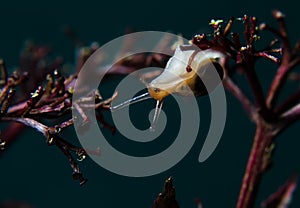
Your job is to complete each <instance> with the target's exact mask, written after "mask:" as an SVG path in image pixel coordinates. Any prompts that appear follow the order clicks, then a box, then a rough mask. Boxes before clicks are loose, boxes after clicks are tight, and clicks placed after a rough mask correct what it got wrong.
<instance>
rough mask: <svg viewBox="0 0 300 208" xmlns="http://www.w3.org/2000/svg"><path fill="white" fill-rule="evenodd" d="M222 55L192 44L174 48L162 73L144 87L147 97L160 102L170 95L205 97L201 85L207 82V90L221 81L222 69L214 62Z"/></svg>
mask: <svg viewBox="0 0 300 208" xmlns="http://www.w3.org/2000/svg"><path fill="white" fill-rule="evenodd" d="M224 56H225V55H224V54H223V53H221V52H219V51H216V50H213V49H207V50H203V51H201V50H200V49H199V48H198V47H197V46H194V45H181V46H178V47H177V48H176V50H175V54H174V56H172V57H171V58H170V60H169V61H168V63H167V65H166V68H165V69H164V71H163V72H162V73H161V74H160V75H159V76H158V77H157V78H155V79H154V80H152V81H151V82H150V83H149V84H148V86H147V88H148V91H149V94H150V96H151V97H152V98H154V99H156V100H158V101H161V100H163V99H164V98H165V97H166V96H168V95H169V94H172V93H176V94H179V95H183V96H191V95H195V96H201V95H205V94H207V93H208V91H207V88H206V87H205V85H204V83H206V84H207V83H210V87H209V89H210V90H211V89H214V88H215V87H216V86H217V85H218V84H220V80H222V78H223V75H224V73H223V68H222V66H221V65H220V64H219V63H218V59H220V58H223V57H224ZM216 71H217V73H216ZM216 74H217V75H218V76H219V77H218V78H216ZM204 79H205V82H203V81H204Z"/></svg>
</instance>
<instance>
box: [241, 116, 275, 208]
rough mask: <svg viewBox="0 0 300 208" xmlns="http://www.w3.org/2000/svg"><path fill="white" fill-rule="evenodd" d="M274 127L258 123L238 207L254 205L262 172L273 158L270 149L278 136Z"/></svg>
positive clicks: (246, 207)
mask: <svg viewBox="0 0 300 208" xmlns="http://www.w3.org/2000/svg"><path fill="white" fill-rule="evenodd" d="M272 127H273V126H271V125H270V124H267V123H265V122H258V123H257V127H256V132H255V137H254V142H253V144H252V149H251V152H250V156H249V159H248V163H247V167H246V171H245V174H244V178H243V182H242V186H241V190H240V194H239V198H238V202H237V206H236V207H237V208H252V207H254V203H255V199H256V195H257V192H258V188H259V185H260V182H261V178H262V174H263V172H264V171H265V169H266V168H267V166H268V164H269V162H270V159H271V157H270V156H271V155H270V151H268V149H269V147H270V146H271V144H272V142H273V140H274V138H275V136H276V133H274V131H273V130H274V128H272Z"/></svg>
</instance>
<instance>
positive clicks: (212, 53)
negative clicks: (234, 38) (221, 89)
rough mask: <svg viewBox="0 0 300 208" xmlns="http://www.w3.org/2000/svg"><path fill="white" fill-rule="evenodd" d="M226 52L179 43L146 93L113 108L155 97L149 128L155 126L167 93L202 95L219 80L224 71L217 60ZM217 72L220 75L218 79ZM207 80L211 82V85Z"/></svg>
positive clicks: (218, 82)
mask: <svg viewBox="0 0 300 208" xmlns="http://www.w3.org/2000/svg"><path fill="white" fill-rule="evenodd" d="M224 56H225V55H224V54H223V53H221V52H219V51H216V50H213V49H206V50H200V49H199V48H198V47H197V46H195V45H179V46H178V47H177V48H176V50H175V53H174V56H172V57H171V58H170V59H169V61H168V63H167V65H166V67H165V69H164V71H163V72H162V73H161V74H160V75H159V76H158V77H156V78H155V79H154V80H152V81H151V82H150V83H148V84H146V86H147V89H148V92H147V93H144V94H142V95H139V96H137V97H134V98H132V99H130V100H127V101H125V102H123V103H121V104H119V105H117V106H114V107H111V110H112V111H115V110H119V109H121V108H123V107H126V106H128V105H130V104H133V103H136V102H139V101H142V100H146V99H148V98H153V99H155V100H157V103H156V108H155V113H154V117H153V120H152V124H151V127H150V129H154V126H155V123H156V121H157V119H158V117H159V114H160V111H161V108H162V104H163V100H164V98H165V97H167V96H168V95H170V94H173V93H175V94H179V95H182V96H193V95H194V96H202V95H206V94H207V93H208V91H211V90H213V89H214V88H215V87H217V85H218V84H220V80H222V78H223V76H224V73H223V68H222V66H221V64H220V63H219V62H218V61H219V59H221V58H223V57H224ZM216 72H217V73H216ZM216 75H217V76H219V77H218V78H217V79H216ZM204 80H205V81H204ZM204 83H205V84H204ZM207 83H209V85H210V87H209V89H208V88H207V86H206V84H207Z"/></svg>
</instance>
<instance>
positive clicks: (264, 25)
mask: <svg viewBox="0 0 300 208" xmlns="http://www.w3.org/2000/svg"><path fill="white" fill-rule="evenodd" d="M266 27H267V24H266V23H261V24H260V25H259V29H260V30H264V29H266Z"/></svg>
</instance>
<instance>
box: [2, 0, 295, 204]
mask: <svg viewBox="0 0 300 208" xmlns="http://www.w3.org/2000/svg"><path fill="white" fill-rule="evenodd" d="M0 8H1V10H0V20H1V34H0V57H1V58H4V59H5V61H6V64H7V66H8V67H9V68H13V67H15V66H17V65H18V61H19V55H20V51H21V48H22V47H23V44H24V41H25V40H27V39H32V40H35V41H36V42H38V43H45V44H47V45H50V46H51V47H52V49H53V51H54V53H55V54H56V55H61V56H63V57H64V60H65V62H67V63H74V57H75V56H74V53H75V52H74V44H73V43H72V41H70V40H69V39H68V38H67V37H66V36H65V35H64V33H63V28H64V26H66V25H69V26H71V27H72V28H73V29H74V30H75V31H76V32H77V33H78V35H79V36H80V37H81V38H82V39H83V40H84V41H86V42H87V43H91V42H93V41H98V42H99V44H100V45H101V44H104V43H106V42H107V41H110V40H112V39H114V38H116V37H119V36H120V35H124V34H125V31H126V29H127V28H131V29H132V30H133V31H147V30H154V31H169V32H173V33H175V34H177V33H181V34H182V35H183V36H184V37H185V38H187V39H190V38H192V37H193V36H194V35H195V34H197V33H199V32H211V30H210V28H209V25H208V23H209V22H210V20H211V19H229V18H230V17H232V16H234V17H241V16H242V15H244V14H248V15H251V16H256V17H257V18H258V20H259V21H260V22H261V21H266V22H269V23H270V24H272V25H276V22H275V21H274V20H273V18H272V15H271V11H272V10H273V9H279V10H281V11H282V12H283V13H285V14H286V16H287V25H288V29H289V32H290V35H291V39H292V40H293V41H294V40H296V39H297V38H298V37H299V36H300V30H299V20H298V19H299V16H298V15H299V7H297V5H295V2H293V3H292V2H291V1H284V2H283V1H270V0H268V1H258V0H253V1H238V0H230V1H221V0H215V1H189V0H188V1H120V2H116V1H88V0H87V1H77V2H67V1H57V0H52V1H19V2H17V1H5V2H3V1H2V2H1V6H0ZM261 66H263V67H260V69H259V70H260V71H259V74H260V75H261V76H260V77H262V78H263V81H264V84H265V85H266V86H267V85H268V81H269V78H268V75H269V73H270V70H274V69H275V67H274V65H272V64H266V65H261ZM272 67H273V68H272ZM111 85H113V84H112V83H110V82H107V83H104V85H103V88H101V87H100V89H102V91H105V92H104V93H103V94H104V97H105V96H109V95H110V94H111V93H112V92H113V90H112V89H111V88H110V86H111ZM198 101H199V105H200V108H201V109H200V111H201V127H200V133H199V139H198V140H197V141H196V143H195V145H194V146H193V149H192V150H191V151H190V152H189V153H188V155H187V156H186V157H185V158H184V159H183V160H182V161H181V162H180V163H178V164H177V165H176V166H175V167H173V168H171V169H169V170H168V171H166V172H164V173H161V174H158V175H155V176H151V177H146V178H129V177H124V176H120V175H116V174H114V173H111V172H108V171H107V170H105V169H103V168H102V167H100V166H98V165H97V164H96V163H94V162H93V161H92V160H90V159H87V160H85V161H84V162H83V163H81V164H80V165H81V167H82V171H83V173H84V176H85V177H87V178H88V179H89V181H88V183H87V184H85V185H84V186H83V187H79V185H78V183H77V181H73V180H72V177H71V173H72V172H71V168H70V167H69V164H68V161H67V160H66V158H65V157H64V156H63V155H62V153H61V152H60V151H59V150H58V149H57V148H55V147H48V146H47V145H46V143H45V138H44V137H42V136H41V135H40V134H39V133H37V132H35V131H33V130H31V129H28V130H26V131H24V132H23V133H22V135H21V136H20V137H19V138H18V139H17V140H16V141H15V142H14V143H13V145H11V146H10V148H8V149H7V151H5V153H4V154H3V155H2V156H1V159H0V204H1V203H6V202H9V201H19V202H25V203H27V204H30V205H32V206H33V207H36V208H50V207H73V208H79V207H113V208H115V207H133V208H134V207H137V208H141V207H151V205H152V203H153V201H154V200H155V198H156V197H157V195H158V193H159V192H161V190H162V187H163V184H164V181H165V179H166V178H168V177H169V176H173V177H174V184H175V188H176V194H177V200H178V202H179V204H180V206H181V207H182V208H185V207H189V208H192V207H196V205H195V199H196V198H199V199H200V200H201V201H202V203H203V205H204V207H220V206H222V207H234V206H235V203H236V200H237V196H238V193H239V189H240V184H241V181H242V177H243V174H244V169H245V166H246V162H247V158H248V154H249V151H250V147H251V143H252V138H253V135H254V130H255V126H254V125H253V124H252V123H251V122H250V121H249V119H248V118H247V116H246V114H245V113H244V112H243V109H242V107H241V105H240V104H239V103H238V102H237V101H236V100H235V98H233V97H232V96H231V95H230V94H228V96H227V104H228V107H227V114H228V117H227V123H226V126H225V131H224V134H223V137H222V138H221V141H220V143H219V145H218V147H217V149H216V150H215V152H214V153H213V155H212V156H211V157H210V158H209V159H208V160H206V161H205V162H204V163H198V155H199V152H200V150H201V148H202V145H203V142H204V138H205V134H206V133H207V132H206V131H207V127H208V126H209V112H208V111H207V109H209V100H208V99H207V98H199V100H198ZM170 103H171V102H170ZM145 105H147V106H151V107H153V105H154V103H153V102H152V101H149V102H147V103H146V104H145ZM143 109H144V106H143V105H142V104H139V105H137V106H136V108H133V116H134V115H139V117H137V118H135V119H136V121H135V122H136V123H141V122H142V123H143V121H144V123H145V124H146V125H147V124H149V123H148V122H149V121H148V112H144V114H141V113H142V112H143V111H142V110H143ZM164 109H165V110H166V112H168V111H170V112H172V107H170V105H169V106H166V105H165V106H164ZM105 116H107V117H108V119H109V115H105ZM133 121H134V119H133ZM174 125H175V127H176V124H174ZM177 126H178V125H177ZM299 127H300V125H299V124H296V125H293V126H292V128H289V129H288V130H287V131H286V132H285V133H284V134H281V135H280V137H278V139H277V144H276V151H275V156H274V160H273V162H274V164H273V167H272V169H271V170H270V171H268V172H267V173H266V174H265V176H264V178H263V182H262V186H261V189H260V192H259V196H258V200H257V202H258V203H257V206H258V204H259V202H261V201H262V200H263V199H265V198H266V197H268V196H269V195H270V194H271V193H273V192H274V191H275V190H277V188H278V187H279V186H280V185H282V184H283V183H284V182H285V180H286V179H287V178H288V177H289V176H290V174H291V173H292V172H294V171H296V172H299V168H300V163H299V156H300V151H299V144H300V141H299V132H298V131H297V129H299ZM202 129H203V131H202ZM175 130H176V128H174V127H173V129H171V130H169V131H170V135H171V132H173V131H175ZM107 134H109V132H107ZM63 135H64V138H67V139H68V140H69V141H72V142H74V143H78V141H77V138H76V134H75V133H74V130H73V129H69V130H68V131H66V132H64V133H63ZM167 135H168V134H167ZM109 139H111V143H113V144H114V145H115V146H116V148H121V147H122V148H124V150H125V149H126V151H131V152H133V153H136V154H140V153H141V152H142V153H141V154H144V153H145V154H147V151H149V149H151V148H152V150H153V148H154V149H155V148H157V149H155V151H158V150H161V149H162V148H163V147H167V145H168V144H170V143H171V142H172V140H171V138H166V139H165V140H164V139H160V140H159V142H154V143H152V144H151V146H150V147H151V148H150V147H140V146H138V145H135V144H127V146H126V144H124V141H123V140H122V139H120V137H119V136H118V133H117V134H116V136H109ZM124 145H125V146H124ZM118 146H119V147H118ZM137 148H138V149H137ZM152 150H151V151H152ZM139 151H140V152H139ZM112 162H113V161H112ZM0 207H1V206H0ZM291 207H300V191H299V190H296V192H295V195H294V199H293V202H292V205H291Z"/></svg>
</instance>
